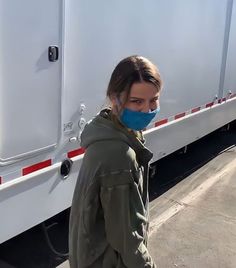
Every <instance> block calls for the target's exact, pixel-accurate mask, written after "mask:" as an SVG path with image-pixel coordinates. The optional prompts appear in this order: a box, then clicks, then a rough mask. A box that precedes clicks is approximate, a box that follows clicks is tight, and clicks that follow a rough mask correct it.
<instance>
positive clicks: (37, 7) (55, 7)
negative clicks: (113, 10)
mask: <svg viewBox="0 0 236 268" xmlns="http://www.w3.org/2000/svg"><path fill="white" fill-rule="evenodd" d="M61 2H62V1H58V0H50V1H48V0H40V1H32V0H21V1H15V0H7V1H5V0H0V59H1V60H0V164H1V163H2V164H4V162H6V161H9V160H12V159H13V160H14V159H17V158H22V157H29V156H31V155H32V154H33V155H34V154H38V153H39V152H40V151H43V150H50V149H52V148H54V147H55V146H56V144H57V141H58V139H59V127H60V102H61V101H60V95H61V94H60V92H61V37H60V33H61V20H62V16H61V11H62V7H61Z"/></svg>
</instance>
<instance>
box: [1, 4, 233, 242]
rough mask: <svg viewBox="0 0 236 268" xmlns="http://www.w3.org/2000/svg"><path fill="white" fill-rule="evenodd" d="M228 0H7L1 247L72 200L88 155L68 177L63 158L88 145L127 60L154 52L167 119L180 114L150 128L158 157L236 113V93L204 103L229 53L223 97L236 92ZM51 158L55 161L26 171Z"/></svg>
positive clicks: (3, 18) (151, 145)
mask: <svg viewBox="0 0 236 268" xmlns="http://www.w3.org/2000/svg"><path fill="white" fill-rule="evenodd" d="M230 1H232V0H228V1H227V0H200V1H199V0H192V1H188V0H183V1H181V3H179V1H177V0H173V1H169V0H168V1H166V0H158V1H157V0H150V1H149V3H148V5H147V1H144V0H138V1H136V2H135V6H134V5H133V3H132V2H130V1H125V0H121V1H116V2H111V1H109V0H104V1H103V4H101V3H100V2H99V3H97V2H94V1H93V2H92V1H90V0H88V1H77V0H68V1H56V0H53V1H49V2H50V3H49V2H48V1H46V0H43V1H34V2H32V1H30V0H23V1H21V3H20V4H19V3H16V2H15V1H13V0H9V1H4V0H0V22H1V26H0V56H1V61H0V159H1V161H0V181H2V184H1V185H0V215H1V229H0V243H1V242H3V241H5V240H7V239H9V238H11V237H13V236H15V235H17V234H19V233H21V232H23V231H25V230H27V229H28V228H30V227H33V226H34V225H36V224H38V223H40V222H42V221H44V220H45V219H47V218H49V217H51V216H53V215H55V214H56V213H58V212H60V211H62V210H63V209H66V208H68V207H69V206H70V204H71V198H72V194H73V189H74V185H75V181H76V178H77V175H78V172H79V167H80V164H81V159H82V156H77V157H74V158H73V161H74V164H73V169H72V172H71V174H70V175H69V177H68V178H67V179H66V180H62V179H61V176H60V165H61V162H62V161H63V160H64V159H65V158H67V157H68V152H70V151H73V150H75V149H78V148H79V147H80V144H79V136H80V133H81V131H82V129H83V127H84V124H85V122H86V121H88V120H89V119H91V118H92V117H93V116H94V115H95V114H96V113H97V112H98V111H99V110H100V109H101V108H102V106H103V104H104V103H105V97H104V96H105V91H106V87H107V84H108V80H109V77H110V74H111V71H112V69H113V68H114V66H115V65H116V64H117V63H118V61H119V60H120V59H122V58H123V57H125V56H128V55H130V54H141V55H144V56H146V57H148V58H150V59H151V60H153V61H154V62H155V63H157V64H158V66H159V68H160V71H161V74H162V76H163V79H164V90H163V93H162V97H161V114H160V117H159V119H165V118H172V119H173V120H172V121H171V120H170V121H168V123H166V124H163V125H161V126H159V127H157V128H152V129H150V130H148V131H146V133H145V135H146V138H147V146H148V147H149V148H150V149H151V150H152V151H153V152H154V160H157V159H160V158H162V157H164V156H165V155H168V154H170V153H172V152H173V151H175V150H177V149H179V148H181V147H183V146H185V145H187V144H189V143H191V142H193V141H195V140H196V139H199V138H200V137H203V136H204V135H206V134H208V133H210V132H211V131H213V130H215V129H217V128H219V127H221V126H223V125H224V124H227V123H228V122H230V121H232V120H234V119H236V98H235V97H234V98H232V99H227V100H223V101H222V102H221V103H219V104H216V103H217V102H218V101H217V100H215V105H214V106H212V107H210V108H204V106H206V104H207V103H210V102H212V101H213V100H214V97H215V95H218V94H219V92H220V90H221V89H220V77H221V76H222V68H223V67H222V66H223V65H222V58H223V54H222V53H224V52H225V51H224V49H227V53H226V54H227V58H226V69H225V70H223V71H224V73H225V77H223V78H224V83H225V84H224V86H223V87H224V88H223V91H224V96H226V95H227V92H228V91H227V90H228V89H230V90H231V91H232V93H233V94H235V93H236V80H235V77H234V70H235V66H236V58H235V53H234V50H235V42H236V38H235V31H234V29H235V19H236V14H235V12H236V11H235V10H236V8H235V4H234V6H233V11H232V18H231V24H229V26H228V27H231V29H229V28H227V25H226V24H227V23H226V22H227V12H228V11H227V10H228V7H229V2H230ZM36 3H37V4H36ZM17 11H18V12H17ZM15 21H17V22H18V23H14V22H15ZM5 24H7V26H6V25H5ZM226 30H228V31H229V40H228V42H229V47H228V43H227V42H225V38H224V37H225V31H226ZM16 39H17V40H18V41H17V45H15V43H16V42H15V40H16ZM13 44H14V45H13ZM49 45H58V46H59V48H60V52H61V53H60V54H59V55H60V57H59V61H57V62H54V63H49V62H48V59H47V55H46V54H45V53H46V50H47V48H48V46H49ZM8 46H10V47H11V51H12V53H7V52H8V49H7V48H8ZM61 68H62V69H61ZM13 78H14V79H13ZM227 97H228V96H227ZM200 106H201V107H202V108H203V109H201V110H200V111H199V112H195V113H192V114H189V115H188V111H189V110H191V109H193V108H196V107H200ZM210 106H211V105H210ZM182 112H185V113H184V115H185V116H184V117H183V118H180V119H177V120H174V119H175V115H176V114H179V113H182ZM186 112H187V113H186ZM45 148H46V149H48V150H42V149H45ZM11 158H12V161H13V162H11ZM16 160H17V161H16ZM45 160H50V161H51V163H52V165H50V166H49V167H47V168H44V169H41V170H39V171H36V172H33V173H31V174H29V175H25V176H22V174H23V170H24V168H25V167H32V165H35V164H37V163H41V162H43V161H45ZM10 163H11V164H10ZM31 170H32V168H31Z"/></svg>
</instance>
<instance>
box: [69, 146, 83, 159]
mask: <svg viewBox="0 0 236 268" xmlns="http://www.w3.org/2000/svg"><path fill="white" fill-rule="evenodd" d="M84 152H85V149H84V148H79V149H76V150H74V151H71V152H68V153H67V156H68V157H69V158H72V157H75V156H77V155H80V154H83V153H84Z"/></svg>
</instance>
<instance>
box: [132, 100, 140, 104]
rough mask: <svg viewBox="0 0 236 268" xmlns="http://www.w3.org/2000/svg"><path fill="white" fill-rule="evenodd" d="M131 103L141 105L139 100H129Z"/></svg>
mask: <svg viewBox="0 0 236 268" xmlns="http://www.w3.org/2000/svg"><path fill="white" fill-rule="evenodd" d="M131 102H132V103H136V104H142V101H141V100H131Z"/></svg>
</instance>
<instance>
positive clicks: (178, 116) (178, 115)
mask: <svg viewBox="0 0 236 268" xmlns="http://www.w3.org/2000/svg"><path fill="white" fill-rule="evenodd" d="M185 115H186V113H180V114H177V115H175V119H179V118H181V117H184V116H185Z"/></svg>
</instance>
